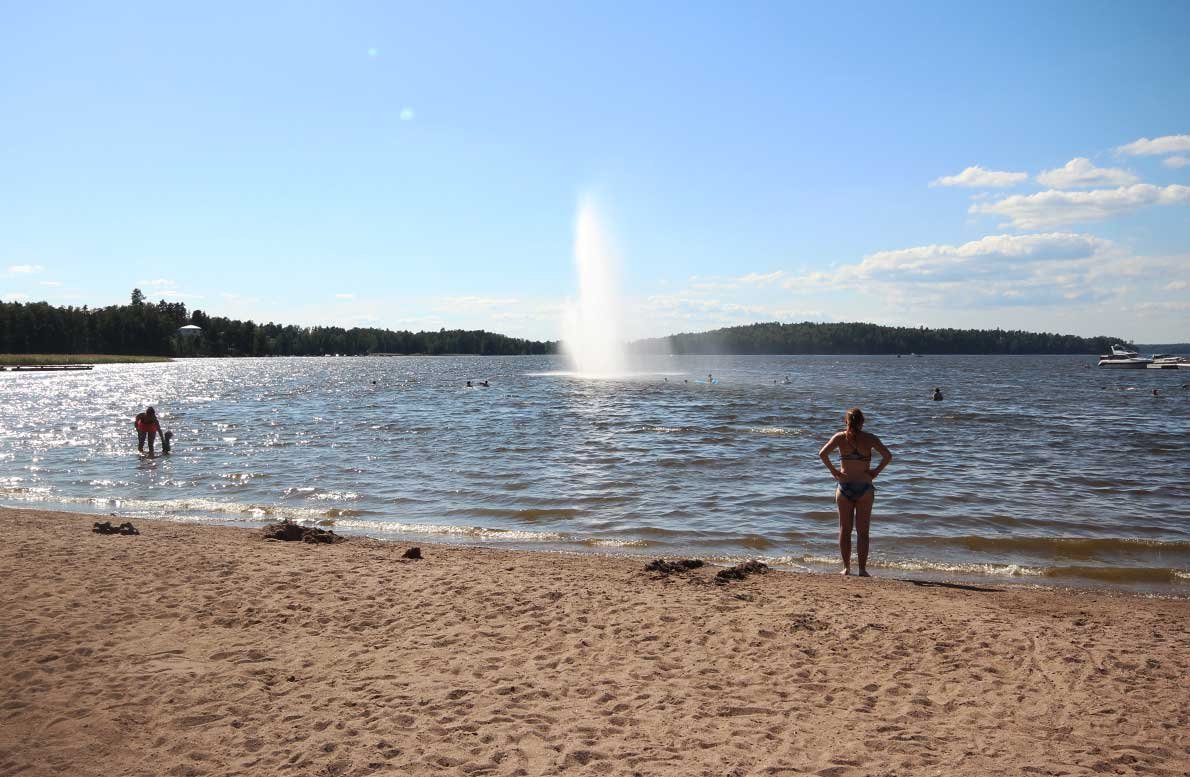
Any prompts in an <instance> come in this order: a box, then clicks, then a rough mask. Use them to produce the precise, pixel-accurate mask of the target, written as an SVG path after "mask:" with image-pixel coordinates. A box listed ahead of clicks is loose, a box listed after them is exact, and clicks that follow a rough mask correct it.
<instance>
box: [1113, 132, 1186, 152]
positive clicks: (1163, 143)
mask: <svg viewBox="0 0 1190 777" xmlns="http://www.w3.org/2000/svg"><path fill="white" fill-rule="evenodd" d="M1116 151H1119V152H1120V153H1121V154H1127V155H1129V156H1154V155H1159V154H1176V153H1180V152H1183V151H1190V135H1162V136H1161V137H1159V138H1153V139H1152V140H1149V139H1148V138H1141V139H1140V140H1134V141H1132V142H1131V143H1127V144H1125V145H1123V146H1120V147H1119V148H1117V149H1116Z"/></svg>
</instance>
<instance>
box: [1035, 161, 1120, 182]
mask: <svg viewBox="0 0 1190 777" xmlns="http://www.w3.org/2000/svg"><path fill="white" fill-rule="evenodd" d="M1138 181H1140V179H1139V178H1137V177H1136V176H1135V175H1133V174H1132V173H1130V172H1128V171H1127V170H1121V169H1119V168H1116V167H1096V166H1095V165H1094V164H1093V163H1092V162H1091V160H1090V159H1087V158H1086V157H1082V156H1080V157H1075V158H1074V159H1071V160H1070V161H1069V162H1067V163H1066V164H1065V165H1064V166H1063V167H1059V168H1057V169H1056V170H1046V171H1045V172H1043V173H1041V174H1039V175H1038V176H1037V183H1039V184H1041V185H1043V186H1049V187H1050V188H1053V189H1080V188H1087V187H1092V186H1127V185H1128V184H1133V183H1137V182H1138Z"/></svg>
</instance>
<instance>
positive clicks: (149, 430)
mask: <svg viewBox="0 0 1190 777" xmlns="http://www.w3.org/2000/svg"><path fill="white" fill-rule="evenodd" d="M134 424H135V426H136V449H137V450H138V451H140V452H141V453H144V452H145V440H146V438H147V439H148V442H149V453H153V445H154V443H155V442H156V440H155V439H154V437H160V438H161V448H162V450H164V451H166V452H168V451H169V444H168V443H166V441H165V435H164V434H162V432H161V423H160V422H159V421H158V420H157V411H156V410H154V409H153V407H152V406H149V407H147V408H145V412H143V413H137V414H136V419H135V421H134Z"/></svg>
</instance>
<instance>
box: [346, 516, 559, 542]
mask: <svg viewBox="0 0 1190 777" xmlns="http://www.w3.org/2000/svg"><path fill="white" fill-rule="evenodd" d="M335 528H337V529H348V530H351V531H356V532H375V533H378V534H382V535H384V534H388V535H395V534H426V535H436V536H444V537H458V538H465V539H483V540H502V541H508V542H562V541H564V540H565V539H566V535H564V534H561V533H559V532H551V531H543V532H542V531H524V530H520V529H496V528H490V527H487V526H452V525H450V524H434V523H401V522H399V521H366V520H365V521H360V520H350V519H349V520H338V521H336V522H335Z"/></svg>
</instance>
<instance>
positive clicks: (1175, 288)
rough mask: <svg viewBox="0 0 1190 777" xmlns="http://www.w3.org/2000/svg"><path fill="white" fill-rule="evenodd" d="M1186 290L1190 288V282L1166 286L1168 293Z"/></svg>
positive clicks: (1172, 283) (1178, 282) (1171, 283)
mask: <svg viewBox="0 0 1190 777" xmlns="http://www.w3.org/2000/svg"><path fill="white" fill-rule="evenodd" d="M1186 288H1190V281H1170V282H1169V283H1167V284H1165V290H1166V291H1183V290H1184V289H1186Z"/></svg>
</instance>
